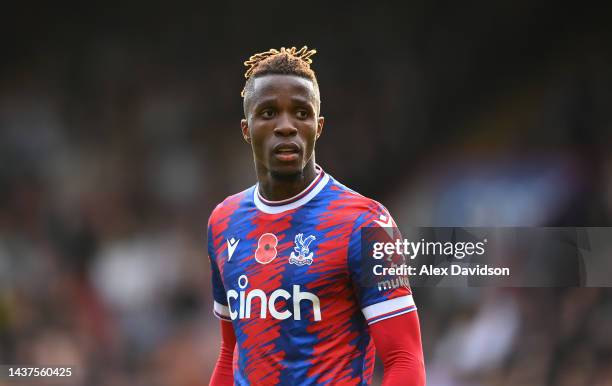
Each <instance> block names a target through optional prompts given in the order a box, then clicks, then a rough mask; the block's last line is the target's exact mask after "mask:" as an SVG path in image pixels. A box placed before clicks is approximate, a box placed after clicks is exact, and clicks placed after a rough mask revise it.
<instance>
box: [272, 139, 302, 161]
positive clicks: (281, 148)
mask: <svg viewBox="0 0 612 386" xmlns="http://www.w3.org/2000/svg"><path fill="white" fill-rule="evenodd" d="M273 153H274V157H276V159H278V160H279V161H284V162H289V161H295V160H297V159H298V157H299V155H300V147H299V146H298V145H297V144H296V143H294V142H288V143H280V144H278V145H276V146H274V149H273Z"/></svg>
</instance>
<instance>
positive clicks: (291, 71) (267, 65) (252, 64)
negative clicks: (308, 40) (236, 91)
mask: <svg viewBox="0 0 612 386" xmlns="http://www.w3.org/2000/svg"><path fill="white" fill-rule="evenodd" d="M316 53H317V50H309V49H308V47H307V46H304V47H302V48H300V49H299V50H298V49H296V48H295V47H291V48H285V47H282V48H281V49H280V50H277V49H274V48H271V49H269V50H268V51H265V52H260V53H257V54H255V55H252V56H251V57H250V58H249V60H247V61H245V62H244V65H245V66H246V67H247V71H246V72H245V73H244V77H245V78H246V83H245V85H244V88H243V89H242V92H241V93H240V95H241V96H242V97H243V98H244V97H245V95H246V93H247V92H248V89H249V87H250V86H251V84H252V80H253V79H254V78H256V77H258V76H262V75H267V74H283V75H296V76H300V77H303V78H306V79H309V80H311V81H312V82H313V84H314V85H315V88H316V91H317V94H318V90H319V86H318V84H317V78H316V76H315V73H314V71H313V70H312V69H311V68H310V64H312V59H311V56H312V55H314V54H316Z"/></svg>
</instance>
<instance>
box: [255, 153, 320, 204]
mask: <svg viewBox="0 0 612 386" xmlns="http://www.w3.org/2000/svg"><path fill="white" fill-rule="evenodd" d="M313 158H314V157H313ZM256 171H257V180H258V181H259V193H260V194H261V195H262V196H263V198H265V199H266V200H270V201H280V200H286V199H288V198H291V197H293V196H295V195H297V194H298V193H300V192H301V191H302V190H304V189H306V187H307V186H308V185H309V184H310V183H311V182H312V181H313V180H314V179H315V177H316V176H317V171H316V169H315V163H314V159H311V160H310V161H308V163H307V164H306V166H305V167H304V169H302V170H301V171H300V172H298V173H296V174H289V175H284V174H277V173H274V172H272V171H270V170H268V169H266V168H263V167H258V168H257V170H256Z"/></svg>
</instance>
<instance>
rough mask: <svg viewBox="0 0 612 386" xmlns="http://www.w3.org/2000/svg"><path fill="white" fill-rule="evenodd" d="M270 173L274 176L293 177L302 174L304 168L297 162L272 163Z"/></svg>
mask: <svg viewBox="0 0 612 386" xmlns="http://www.w3.org/2000/svg"><path fill="white" fill-rule="evenodd" d="M268 170H270V174H272V175H273V176H274V177H276V178H288V179H291V178H294V177H297V176H300V175H302V172H303V170H304V168H302V167H300V164H299V163H295V164H294V163H291V164H286V165H274V166H272V167H270V168H269V169H268Z"/></svg>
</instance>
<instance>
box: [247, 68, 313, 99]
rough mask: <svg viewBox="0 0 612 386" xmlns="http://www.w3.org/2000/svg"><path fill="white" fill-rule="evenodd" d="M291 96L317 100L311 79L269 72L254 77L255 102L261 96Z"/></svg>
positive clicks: (253, 95)
mask: <svg viewBox="0 0 612 386" xmlns="http://www.w3.org/2000/svg"><path fill="white" fill-rule="evenodd" d="M278 96H291V97H302V98H305V99H308V100H312V101H313V102H314V101H315V100H316V93H315V90H314V85H313V83H312V81H310V80H309V79H305V78H302V77H300V76H296V75H278V74H269V75H263V76H261V77H258V78H255V79H253V93H252V99H253V102H256V101H257V100H258V99H260V98H266V99H267V98H269V97H278Z"/></svg>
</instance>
